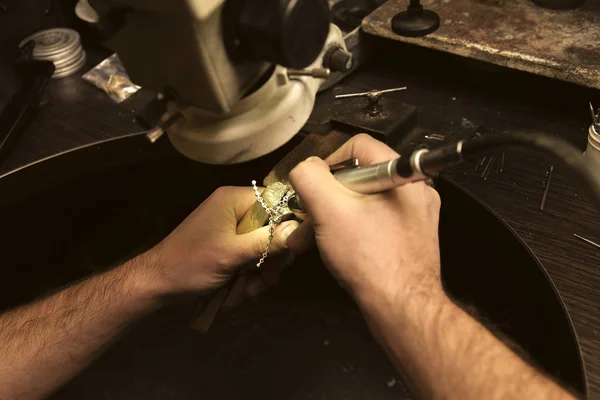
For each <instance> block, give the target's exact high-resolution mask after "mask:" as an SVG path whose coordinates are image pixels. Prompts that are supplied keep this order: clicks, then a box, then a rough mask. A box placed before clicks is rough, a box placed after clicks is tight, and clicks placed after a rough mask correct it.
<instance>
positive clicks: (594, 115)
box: [590, 101, 598, 124]
mask: <svg viewBox="0 0 600 400" xmlns="http://www.w3.org/2000/svg"><path fill="white" fill-rule="evenodd" d="M590 112H591V113H592V123H594V124H597V123H598V116H597V115H596V113H595V112H594V106H593V105H592V102H591V101H590Z"/></svg>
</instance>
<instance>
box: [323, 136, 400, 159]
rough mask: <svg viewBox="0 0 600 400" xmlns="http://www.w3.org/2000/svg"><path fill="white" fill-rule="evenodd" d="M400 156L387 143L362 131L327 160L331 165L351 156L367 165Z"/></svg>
mask: <svg viewBox="0 0 600 400" xmlns="http://www.w3.org/2000/svg"><path fill="white" fill-rule="evenodd" d="M398 157H400V155H399V154H398V153H396V152H395V151H394V150H393V149H392V148H390V147H389V146H388V145H386V144H385V143H382V142H380V141H379V140H377V139H373V138H372V137H371V136H369V135H367V134H364V133H361V134H360V135H356V136H354V137H352V138H351V139H350V140H348V141H347V142H346V143H345V144H344V145H343V146H342V147H340V148H339V149H338V150H336V151H335V152H334V153H333V154H332V155H330V156H329V157H327V160H326V161H327V163H328V164H329V165H333V164H337V163H340V162H342V161H346V160H348V159H349V158H357V159H358V161H359V163H360V165H363V166H367V165H372V164H377V163H380V162H384V161H388V160H391V159H394V158H398Z"/></svg>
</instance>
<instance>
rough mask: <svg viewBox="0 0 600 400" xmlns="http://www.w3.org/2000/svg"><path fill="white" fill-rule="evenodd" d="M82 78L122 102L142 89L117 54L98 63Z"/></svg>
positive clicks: (114, 99) (116, 100)
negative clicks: (128, 73) (134, 81)
mask: <svg viewBox="0 0 600 400" xmlns="http://www.w3.org/2000/svg"><path fill="white" fill-rule="evenodd" d="M82 78H83V79H84V80H86V81H88V82H90V83H91V84H92V85H94V86H96V87H98V88H100V89H102V90H103V91H104V92H106V94H108V96H109V97H110V98H111V99H113V101H115V102H117V103H121V102H122V101H124V100H126V99H127V98H128V97H129V96H131V95H132V94H134V93H135V92H137V91H138V90H140V89H141V87H140V86H138V85H136V84H135V83H133V82H131V79H129V75H127V72H126V71H125V67H123V64H121V60H120V59H119V56H118V55H117V54H113V55H112V56H110V57H108V58H107V59H106V60H104V61H102V62H101V63H100V64H98V65H96V66H95V67H94V68H92V69H91V70H90V71H88V72H87V73H86V74H85V75H83V76H82Z"/></svg>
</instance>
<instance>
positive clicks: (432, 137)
mask: <svg viewBox="0 0 600 400" xmlns="http://www.w3.org/2000/svg"><path fill="white" fill-rule="evenodd" d="M425 139H427V140H439V141H440V142H443V141H444V140H446V136H444V135H440V134H437V133H433V134H431V135H425Z"/></svg>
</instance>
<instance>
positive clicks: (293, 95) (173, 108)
mask: <svg viewBox="0 0 600 400" xmlns="http://www.w3.org/2000/svg"><path fill="white" fill-rule="evenodd" d="M80 3H81V2H80ZM89 5H90V6H91V7H92V8H93V10H94V11H95V12H96V13H97V15H98V18H97V21H96V23H95V27H96V29H97V31H98V32H99V34H100V36H101V37H102V39H103V40H104V42H105V43H106V44H107V45H108V46H109V47H110V48H112V49H113V50H114V51H116V52H117V53H118V54H119V57H120V58H121V61H122V62H123V64H124V66H125V68H126V69H127V71H128V73H129V75H130V76H131V78H132V80H133V81H134V82H135V83H136V84H138V85H140V86H143V87H145V88H147V89H151V90H154V91H156V92H157V93H159V99H157V103H158V104H157V106H156V107H155V108H156V109H157V110H159V111H158V115H157V116H156V117H157V118H156V119H157V122H158V123H159V124H161V126H162V127H163V128H165V130H166V131H167V132H168V135H169V138H170V140H171V143H172V144H173V146H174V147H175V148H176V149H177V150H178V151H180V152H181V153H182V154H184V155H185V156H187V157H189V158H191V159H194V160H196V161H199V162H203V163H210V164H233V163H240V162H244V161H248V160H252V159H255V158H258V157H260V156H263V155H265V154H267V153H270V152H272V151H274V150H275V149H277V148H279V147H281V146H282V145H284V144H285V143H286V142H288V141H289V140H290V139H291V138H292V137H293V136H294V135H296V134H297V133H298V132H299V131H300V129H301V128H302V126H303V125H304V124H305V123H306V121H307V120H308V118H309V115H310V113H311V112H312V109H313V105H314V102H315V97H316V94H317V91H318V90H319V87H320V86H321V84H323V83H324V82H325V81H326V80H327V78H328V76H329V73H330V71H344V70H347V69H349V68H350V66H351V65H352V54H351V53H349V52H348V51H346V45H345V43H344V38H343V36H342V31H341V30H340V29H339V28H338V27H337V26H336V25H333V24H331V22H330V11H329V4H328V2H327V1H326V0H303V1H293V0H284V1H280V0H269V1H255V0H174V1H158V0H154V1H148V0H122V1H121V0H111V1H104V0H102V1H97V0H96V1H90V2H89ZM167 128H168V129H167Z"/></svg>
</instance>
